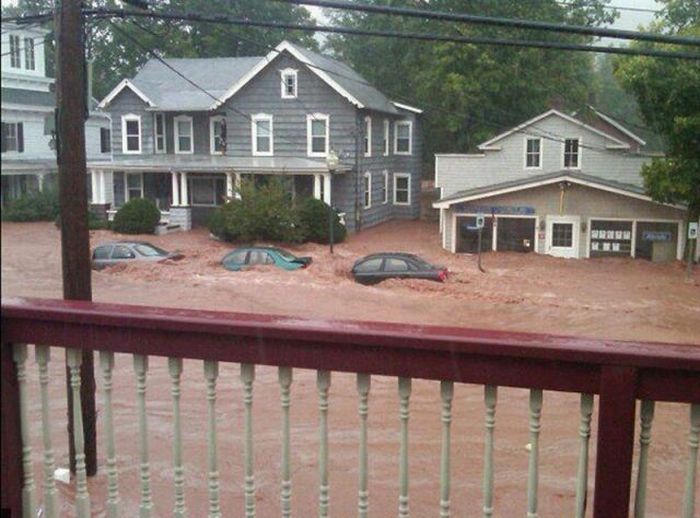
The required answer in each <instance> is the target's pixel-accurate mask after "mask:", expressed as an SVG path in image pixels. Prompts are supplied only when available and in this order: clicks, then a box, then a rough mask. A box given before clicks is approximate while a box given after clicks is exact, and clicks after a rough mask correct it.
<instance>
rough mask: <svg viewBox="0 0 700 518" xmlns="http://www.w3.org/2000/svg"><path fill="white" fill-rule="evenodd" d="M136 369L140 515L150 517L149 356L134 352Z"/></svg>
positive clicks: (142, 517) (151, 503)
mask: <svg viewBox="0 0 700 518" xmlns="http://www.w3.org/2000/svg"><path fill="white" fill-rule="evenodd" d="M134 371H135V373H136V400H137V404H138V414H139V416H138V421H139V471H140V478H141V503H140V504H139V517H140V518H150V516H151V511H152V510H153V500H152V497H151V473H150V469H151V468H150V464H149V461H148V426H147V419H146V374H147V372H148V356H144V355H142V354H134Z"/></svg>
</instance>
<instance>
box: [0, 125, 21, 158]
mask: <svg viewBox="0 0 700 518" xmlns="http://www.w3.org/2000/svg"><path fill="white" fill-rule="evenodd" d="M7 151H15V152H17V153H22V152H24V123H22V122H3V123H2V152H3V153H5V152H7Z"/></svg>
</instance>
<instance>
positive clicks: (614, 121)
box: [588, 105, 647, 146]
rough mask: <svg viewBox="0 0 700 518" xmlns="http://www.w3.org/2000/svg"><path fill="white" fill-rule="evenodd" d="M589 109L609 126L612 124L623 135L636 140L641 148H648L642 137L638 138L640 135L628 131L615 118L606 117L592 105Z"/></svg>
mask: <svg viewBox="0 0 700 518" xmlns="http://www.w3.org/2000/svg"><path fill="white" fill-rule="evenodd" d="M588 108H590V109H591V110H592V111H593V113H595V114H596V115H597V116H598V117H600V118H601V119H603V120H604V121H605V122H607V123H608V124H610V125H611V126H613V127H614V128H616V129H617V130H619V131H621V132H622V133H624V134H625V135H627V136H628V137H629V138H631V139H632V140H634V141H635V142H637V143H638V144H639V145H640V146H646V145H647V143H646V141H645V140H644V139H643V138H642V137H640V136H638V135H635V134H634V133H632V132H631V131H630V130H628V129H627V128H625V127H624V126H623V125H622V124H620V123H619V122H617V121H616V120H615V119H613V118H612V117H610V116H609V115H605V114H604V113H603V112H601V111H600V110H597V109H596V108H594V107H593V106H590V105H589V106H588Z"/></svg>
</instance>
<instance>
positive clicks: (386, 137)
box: [382, 119, 389, 156]
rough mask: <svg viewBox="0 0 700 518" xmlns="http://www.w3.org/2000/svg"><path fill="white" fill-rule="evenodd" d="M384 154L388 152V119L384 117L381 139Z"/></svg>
mask: <svg viewBox="0 0 700 518" xmlns="http://www.w3.org/2000/svg"><path fill="white" fill-rule="evenodd" d="M382 149H384V156H387V155H388V154H389V119H384V140H383V141H382Z"/></svg>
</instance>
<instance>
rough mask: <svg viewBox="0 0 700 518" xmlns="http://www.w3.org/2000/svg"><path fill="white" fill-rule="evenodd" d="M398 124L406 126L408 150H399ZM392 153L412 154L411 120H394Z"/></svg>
mask: <svg viewBox="0 0 700 518" xmlns="http://www.w3.org/2000/svg"><path fill="white" fill-rule="evenodd" d="M399 126H408V151H399V148H398V146H399ZM394 154H395V155H412V154H413V121H396V122H394Z"/></svg>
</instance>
